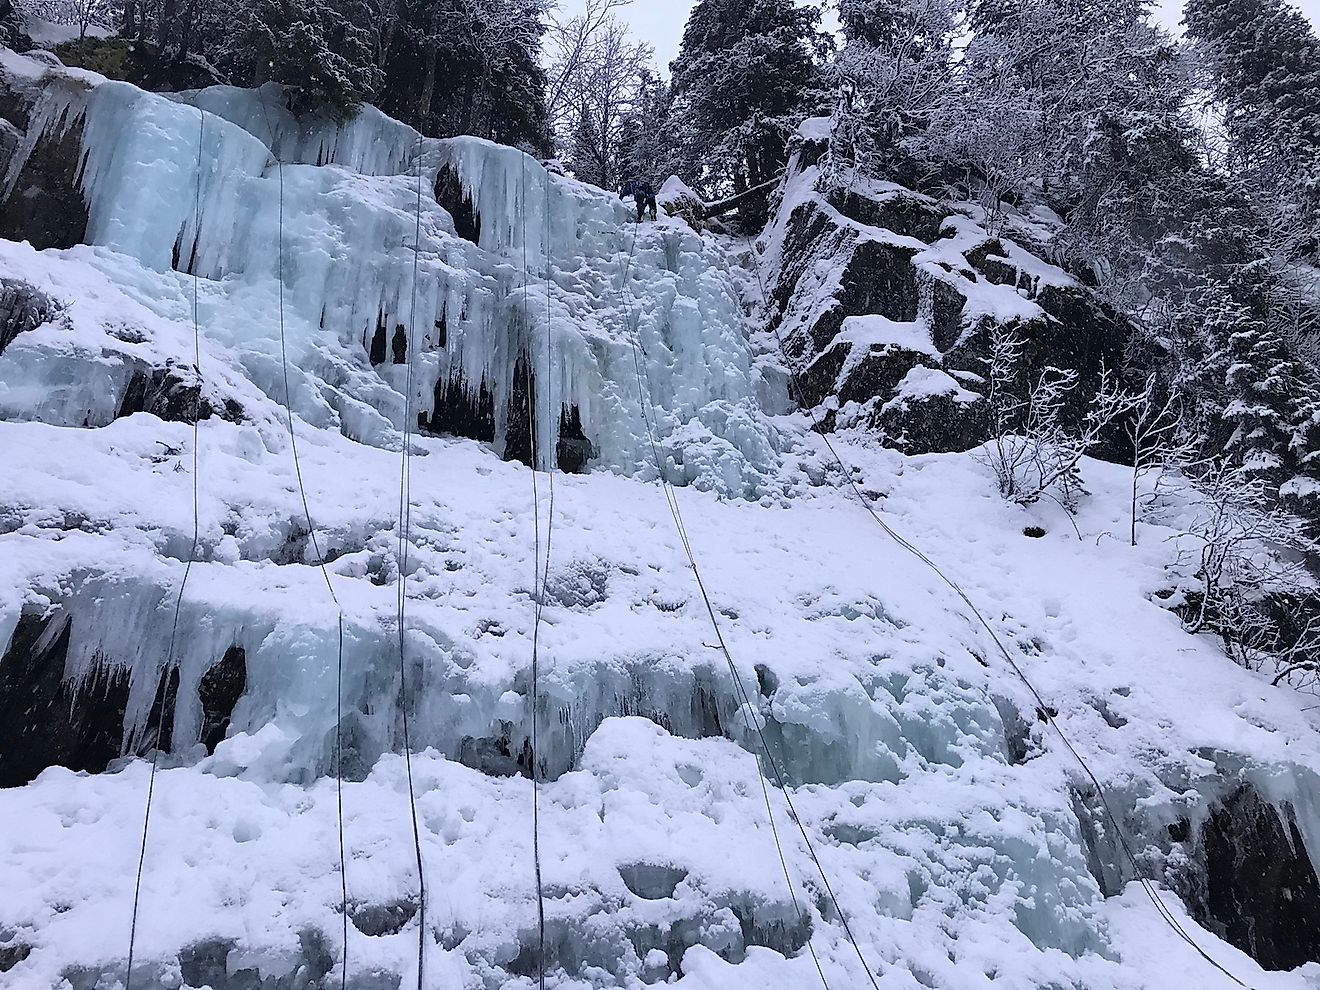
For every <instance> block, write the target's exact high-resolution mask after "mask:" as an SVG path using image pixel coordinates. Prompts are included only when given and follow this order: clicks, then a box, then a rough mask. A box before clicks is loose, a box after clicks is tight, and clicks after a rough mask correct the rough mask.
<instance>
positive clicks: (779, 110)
mask: <svg viewBox="0 0 1320 990" xmlns="http://www.w3.org/2000/svg"><path fill="white" fill-rule="evenodd" d="M819 19H820V12H819V11H818V10H817V9H815V8H812V7H799V6H798V5H797V4H796V3H795V2H794V0H701V2H700V3H698V4H697V5H696V6H695V7H694V8H693V9H692V14H691V16H690V17H689V18H688V22H687V27H686V28H685V29H684V31H683V41H682V45H681V47H680V49H679V54H678V58H677V59H675V60H674V62H673V64H672V70H673V79H672V85H673V92H674V114H675V117H676V119H677V122H678V126H677V127H676V131H675V133H676V139H677V144H678V149H677V150H678V156H679V162H680V165H681V169H682V176H683V178H684V179H685V180H687V181H688V182H689V183H691V184H692V185H693V186H694V187H695V188H697V189H698V190H699V191H701V192H702V193H703V194H707V195H718V194H723V193H730V192H741V191H743V190H745V189H748V188H751V187H752V186H755V185H758V184H760V183H762V182H765V181H767V180H769V179H772V178H774V176H775V175H777V174H778V173H779V172H780V171H781V170H782V168H783V166H784V163H785V161H786V159H787V153H786V147H787V142H788V136H789V135H790V134H791V133H792V130H793V128H794V127H796V125H797V124H798V122H799V121H800V120H801V119H802V117H803V116H804V115H805V114H806V113H807V112H808V110H809V108H810V107H811V104H812V94H813V91H814V90H815V88H816V86H817V84H818V80H819V72H818V68H817V65H816V61H815V50H816V45H817V41H818V35H817V32H816V25H817V23H818V22H819Z"/></svg>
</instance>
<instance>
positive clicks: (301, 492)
mask: <svg viewBox="0 0 1320 990" xmlns="http://www.w3.org/2000/svg"><path fill="white" fill-rule="evenodd" d="M258 102H260V104H261V109H262V113H263V115H264V117H265V121H266V132H267V134H268V135H269V137H270V154H271V157H272V158H273V159H274V160H275V171H276V174H277V176H278V180H279V186H278V188H279V197H278V198H279V209H278V212H277V217H278V228H277V230H278V240H277V241H276V251H275V280H276V283H277V289H278V293H279V301H278V309H279V328H280V370H281V374H282V378H283V382H284V403H283V405H284V417H285V427H286V429H287V431H288V434H289V450H290V452H291V454H292V457H293V473H294V476H295V477H296V478H297V481H298V496H299V499H300V500H301V501H302V509H303V519H304V521H305V522H306V523H307V535H308V536H309V537H310V538H311V541H312V551H313V552H314V553H315V554H316V564H317V567H318V568H319V569H320V571H321V578H322V580H324V581H325V587H326V591H328V592H329V593H330V600H331V601H332V602H333V603H334V607H335V612H336V623H337V626H338V640H337V645H336V658H335V819H336V831H337V838H338V843H339V915H340V925H341V932H340V938H341V941H342V947H341V956H340V971H339V986H340V990H345V988H346V987H347V984H348V860H347V856H346V854H345V851H344V761H343V750H344V607H343V605H342V604H340V601H339V595H338V594H336V593H335V586H334V582H333V581H332V580H331V579H330V569H329V568H328V567H326V563H325V554H323V553H322V552H321V541H320V537H319V536H318V535H317V529H316V524H315V523H314V522H313V521H312V509H311V504H310V502H309V501H308V498H307V485H306V484H305V483H304V481H303V473H302V458H301V457H300V456H299V453H298V434H297V431H296V430H295V429H294V425H293V391H292V388H291V386H290V384H289V349H288V340H287V336H286V334H285V329H284V160H283V158H282V157H281V156H280V155H279V153H278V152H277V151H276V150H275V144H276V136H275V127H274V125H273V124H272V123H271V119H270V108H269V107H268V106H267V105H266V101H265V100H264V99H260V100H259V101H258ZM194 277H195V276H194Z"/></svg>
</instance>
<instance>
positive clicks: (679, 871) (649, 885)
mask: <svg viewBox="0 0 1320 990" xmlns="http://www.w3.org/2000/svg"><path fill="white" fill-rule="evenodd" d="M687 875H688V871H687V870H685V869H683V868H681V867H677V866H663V865H656V864H655V863H632V864H630V865H628V866H621V867H619V876H620V877H621V878H622V879H623V885H624V886H625V887H627V888H628V889H629V890H630V891H632V892H633V893H634V894H636V895H637V896H638V897H640V898H642V899H643V900H648V901H656V900H662V899H664V898H666V897H673V896H674V891H675V890H677V889H678V885H679V884H680V883H682V882H683V880H684V878H686V877H687Z"/></svg>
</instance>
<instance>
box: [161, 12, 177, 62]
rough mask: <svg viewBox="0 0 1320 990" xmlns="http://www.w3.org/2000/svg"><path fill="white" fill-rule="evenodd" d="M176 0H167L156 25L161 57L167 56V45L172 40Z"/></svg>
mask: <svg viewBox="0 0 1320 990" xmlns="http://www.w3.org/2000/svg"><path fill="white" fill-rule="evenodd" d="M176 9H177V8H176V4H175V0H165V4H164V6H163V7H162V9H161V12H160V23H159V24H157V25H156V43H157V44H158V45H160V54H161V57H162V58H164V57H165V46H166V45H168V44H169V42H170V28H171V27H172V26H173V25H174V16H175V12H176Z"/></svg>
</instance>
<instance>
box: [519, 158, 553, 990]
mask: <svg viewBox="0 0 1320 990" xmlns="http://www.w3.org/2000/svg"><path fill="white" fill-rule="evenodd" d="M520 179H521V187H522V188H521V193H522V200H521V210H522V217H523V219H522V275H523V325H524V326H525V327H527V328H528V330H529V331H530V329H531V323H530V322H529V320H528V315H527V314H528V311H529V309H528V288H529V285H528V275H527V156H526V155H525V154H524V155H523V158H522V171H521V176H520ZM545 266H546V268H545V299H546V307H545V313H546V323H545V336H546V340H545V346H546V352H545V354H546V357H545V364H546V379H545V380H546V390H547V394H548V392H549V388H550V345H551V334H550V176H549V173H547V174H546V180H545ZM529 342H530V336H529ZM526 372H527V377H526V389H527V442H528V450H529V452H530V453H529V456H530V459H531V462H532V464H531V467H532V525H533V527H534V529H535V535H534V537H533V541H532V600H533V603H534V607H535V612H534V615H535V618H534V620H533V623H532V705H531V708H532V750H531V754H530V759H531V766H530V767H529V769H530V770H531V774H532V865H533V870H534V874H535V880H536V936H537V952H536V960H537V984H538V986H539V988H540V990H545V885H544V883H543V881H542V876H541V771H540V758H541V748H540V735H539V728H538V727H539V724H540V717H539V712H540V708H541V683H540V682H541V672H540V633H541V614H542V611H543V609H544V607H545V588H546V582H547V581H548V580H549V577H550V556H551V550H552V542H551V541H552V539H553V536H554V526H555V465H554V461H553V459H552V460H551V463H550V467H549V469H548V472H547V474H548V476H549V484H550V505H549V519H548V522H547V526H546V534H545V567H544V570H543V569H542V567H541V494H540V489H539V486H538V483H537V478H536V474H537V471H536V465H537V454H538V450H537V434H536V429H535V415H536V401H535V394H534V392H533V374H532V350H531V348H530V347H529V348H528V351H527V361H526ZM548 405H549V403H547V406H548ZM551 456H552V458H553V453H552V455H551Z"/></svg>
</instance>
